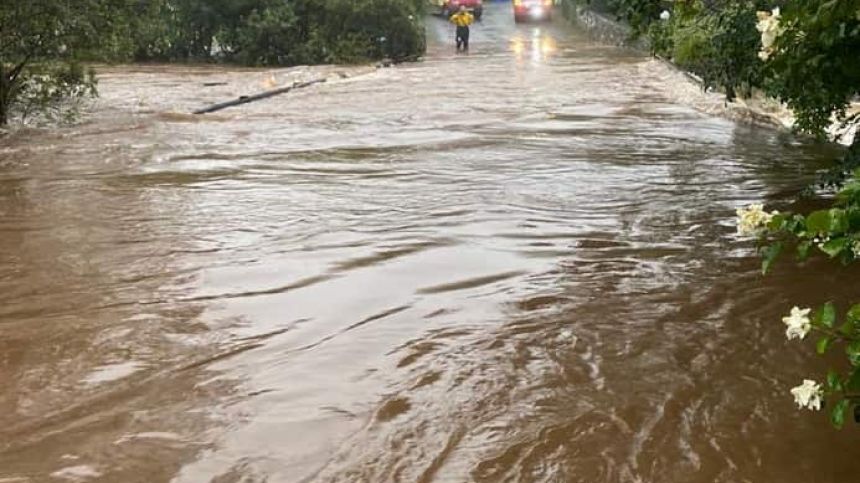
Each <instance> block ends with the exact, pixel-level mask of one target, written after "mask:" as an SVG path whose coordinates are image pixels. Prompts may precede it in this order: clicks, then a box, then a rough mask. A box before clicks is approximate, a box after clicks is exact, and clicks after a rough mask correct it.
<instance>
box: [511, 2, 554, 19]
mask: <svg viewBox="0 0 860 483" xmlns="http://www.w3.org/2000/svg"><path fill="white" fill-rule="evenodd" d="M552 3H553V0H513V4H514V21H515V22H516V23H522V22H529V21H535V20H545V21H548V20H552Z"/></svg>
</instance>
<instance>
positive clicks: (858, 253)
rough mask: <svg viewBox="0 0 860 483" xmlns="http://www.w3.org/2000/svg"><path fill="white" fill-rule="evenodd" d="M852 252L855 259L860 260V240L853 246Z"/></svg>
mask: <svg viewBox="0 0 860 483" xmlns="http://www.w3.org/2000/svg"><path fill="white" fill-rule="evenodd" d="M851 251H852V252H854V257H855V258H860V240H858V241H855V242H854V243H852V244H851Z"/></svg>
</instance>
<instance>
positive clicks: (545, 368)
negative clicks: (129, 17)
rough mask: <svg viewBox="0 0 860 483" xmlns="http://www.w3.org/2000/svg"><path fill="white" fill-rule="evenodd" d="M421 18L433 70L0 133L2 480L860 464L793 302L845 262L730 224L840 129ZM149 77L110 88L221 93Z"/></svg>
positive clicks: (746, 477) (522, 473)
mask: <svg viewBox="0 0 860 483" xmlns="http://www.w3.org/2000/svg"><path fill="white" fill-rule="evenodd" d="M427 25H428V37H429V44H430V45H429V53H428V56H427V58H426V60H425V61H424V62H421V63H417V64H408V65H400V66H397V67H395V68H391V69H383V70H380V71H377V72H375V73H372V74H369V75H366V76H361V77H356V78H354V79H350V80H348V81H343V82H332V83H327V84H325V85H321V86H314V87H312V88H308V89H305V90H302V91H300V92H299V91H297V92H294V93H291V94H288V95H285V96H281V97H277V98H273V99H270V100H267V101H264V102H257V103H253V104H249V105H247V106H243V107H241V108H237V109H232V110H227V111H223V112H222V113H219V114H218V115H213V116H207V117H196V118H191V117H187V116H180V115H175V114H171V113H165V112H156V113H152V112H142V111H136V110H135V108H134V106H133V105H131V104H130V105H129V106H130V107H129V106H126V107H123V108H118V107H114V108H113V109H111V108H105V109H104V110H103V111H100V113H99V114H98V115H96V116H94V117H93V119H92V120H90V121H89V122H87V123H84V124H82V125H80V126H77V127H74V128H68V129H63V130H59V131H39V130H29V131H22V132H19V133H17V134H15V135H14V136H11V137H9V138H7V139H5V140H0V388H2V389H0V482H3V483H11V482H15V483H19V482H31V481H32V482H42V481H111V482H162V481H165V482H166V481H175V482H203V481H215V482H263V481H268V482H316V481H335V482H386V481H401V482H436V481H438V482H465V481H478V482H503V481H510V482H583V483H596V482H655V483H672V482H678V483H681V482H684V483H687V482H708V483H710V482H732V483H736V482H759V483H760V482H780V483H787V482H803V483H806V482H810V481H817V482H847V481H855V480H856V476H857V475H858V474H860V459H857V458H856V456H855V451H856V448H857V440H858V437H857V434H858V433H857V430H856V428H849V429H846V430H843V431H842V432H835V431H833V430H831V429H829V428H828V427H827V425H826V421H825V418H824V416H823V415H813V414H811V413H806V412H800V411H798V410H796V408H795V407H794V406H793V403H792V399H791V396H790V395H789V394H788V389H789V388H790V387H792V386H794V385H796V384H798V383H799V381H800V380H801V379H803V378H804V377H810V376H820V375H821V374H823V372H822V371H823V370H824V369H825V368H824V366H823V365H822V364H823V363H822V362H820V361H817V360H816V359H815V358H814V357H813V356H812V355H811V354H810V352H811V351H810V350H809V347H805V346H801V345H798V344H796V343H794V344H789V343H787V342H785V340H784V335H783V327H782V324H781V323H780V317H781V316H782V315H783V312H785V311H786V310H787V308H788V307H790V305H793V304H799V305H810V304H814V303H818V302H821V301H822V300H821V297H823V296H824V294H826V293H835V294H837V295H839V294H840V291H842V292H841V293H843V294H848V293H850V288H851V287H850V284H848V283H846V281H847V280H850V278H849V275H850V274H842V273H840V274H837V275H833V271H832V270H829V269H826V267H825V266H824V265H823V264H810V265H808V266H806V267H804V268H796V267H793V266H792V265H791V264H784V265H783V266H781V267H779V269H778V270H777V272H776V273H775V274H773V275H771V276H769V277H766V278H763V277H761V276H760V274H759V273H758V267H759V262H758V260H757V259H756V258H755V256H754V254H753V253H752V247H751V246H750V243H749V242H748V241H745V240H739V239H737V238H735V235H734V226H733V216H734V209H735V208H736V207H738V206H742V205H745V204H747V203H750V202H758V201H762V200H765V201H767V202H768V203H769V204H776V205H779V204H781V203H785V202H788V201H790V200H791V199H792V197H793V194H794V193H795V191H794V190H796V189H798V188H800V187H802V186H803V183H804V182H806V181H808V180H809V179H811V178H810V174H811V173H812V171H813V169H814V167H815V165H816V163H817V161H815V160H816V159H818V160H823V159H825V158H826V154H827V153H822V152H820V149H821V148H816V147H814V146H806V145H802V144H798V143H797V141H795V140H793V139H792V138H790V137H788V136H785V135H781V134H778V133H775V132H772V131H768V130H764V129H755V128H750V127H746V126H742V125H738V124H735V123H733V122H731V121H728V120H726V119H724V118H720V117H715V116H713V115H709V114H706V113H704V112H703V110H702V109H701V105H698V104H701V103H704V104H708V103H713V100H712V99H710V100H708V97H707V96H705V95H704V94H701V93H698V92H697V91H696V90H695V88H691V86H689V85H687V84H685V83H683V82H682V81H680V80H679V79H678V77H679V76H678V75H676V74H675V73H673V72H671V71H669V70H668V69H666V68H665V67H664V66H662V65H661V64H659V63H656V62H654V61H652V60H649V59H648V58H647V57H645V56H643V55H641V54H639V53H636V52H631V51H626V50H621V49H617V48H614V47H608V46H604V45H598V44H595V43H592V42H590V41H589V40H588V39H587V38H586V37H585V36H584V35H583V34H582V33H580V32H578V31H576V30H575V29H573V28H571V27H568V26H566V25H564V24H563V23H562V22H556V23H555V24H551V25H522V26H517V25H515V24H514V23H513V20H512V17H511V14H510V12H509V10H508V6H507V4H505V3H495V4H491V5H489V6H488V10H487V13H486V17H485V20H484V22H483V23H482V24H479V25H476V26H475V27H474V29H473V34H472V51H471V52H470V53H469V54H468V55H456V54H455V53H454V47H453V32H452V28H451V27H450V26H449V25H447V24H446V23H445V22H444V21H443V20H441V19H436V18H429V19H428V24H427ZM175 69H181V68H174V71H173V72H174V73H175V72H176V70H175ZM189 69H190V68H189ZM160 75H161V77H159V74H158V73H157V72H155V73H152V72H149V73H148V72H147V71H146V69H141V71H140V73H136V74H135V73H133V74H129V75H128V76H127V77H125V78H124V79H125V80H124V81H123V82H122V83H119V82H113V83H111V82H110V81H109V79H108V81H106V82H105V83H104V84H103V91H104V93H105V95H106V96H109V97H110V96H113V98H117V99H128V98H131V97H134V96H135V95H136V94H135V93H138V92H140V91H141V90H142V89H148V88H149V89H152V85H153V83H154V82H156V81H158V79H161V81H160V82H162V84H158V91H157V92H158V93H159V95H162V96H164V98H165V99H167V100H165V103H169V102H168V100H171V99H172V100H171V101H170V102H174V101H175V100H176V99H179V98H180V97H181V100H182V102H186V103H188V104H193V105H196V106H200V107H202V106H204V105H206V104H207V103H208V102H209V101H208V100H205V99H203V96H204V90H205V89H199V93H198V92H194V91H190V92H188V93H185V94H182V95H181V96H180V95H179V94H176V92H177V91H176V90H175V89H181V86H180V85H179V84H176V85H169V84H167V83H166V82H167V81H165V80H164V79H166V78H167V77H166V76H167V75H168V73H162V74H160ZM189 75H191V74H189ZM194 75H195V76H197V75H198V74H197V73H194ZM237 75H241V72H239V73H238V74H237ZM194 79H197V80H196V81H195V82H200V81H199V79H198V77H194ZM153 95H155V94H153ZM171 96H172V97H171ZM176 102H178V101H176ZM709 105H710V104H709ZM810 160H812V161H813V162H810ZM812 371H818V373H816V374H813V373H811V372H812Z"/></svg>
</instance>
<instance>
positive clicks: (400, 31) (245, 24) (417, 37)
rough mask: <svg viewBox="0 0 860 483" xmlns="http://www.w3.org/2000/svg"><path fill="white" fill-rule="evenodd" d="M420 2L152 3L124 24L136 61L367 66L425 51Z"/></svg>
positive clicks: (174, 0) (195, 0)
mask: <svg viewBox="0 0 860 483" xmlns="http://www.w3.org/2000/svg"><path fill="white" fill-rule="evenodd" d="M422 6H423V3H422V2H421V1H420V0H361V1H356V0H292V1H285V0H152V1H150V2H137V4H136V5H133V6H132V7H131V8H133V10H134V12H135V14H134V15H130V16H128V21H127V22H126V24H125V25H124V27H123V28H124V30H125V31H126V32H127V37H128V38H131V39H133V42H132V45H131V52H126V56H133V58H134V59H135V60H158V61H176V60H182V61H187V60H198V61H227V62H238V63H242V64H245V65H294V64H317V63H326V62H360V61H366V60H369V59H379V58H382V57H393V58H399V57H409V56H415V55H418V54H421V53H422V52H423V51H424V27H423V24H422V23H421V21H420V15H421V10H422Z"/></svg>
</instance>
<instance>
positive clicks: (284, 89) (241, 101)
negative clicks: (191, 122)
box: [194, 78, 327, 114]
mask: <svg viewBox="0 0 860 483" xmlns="http://www.w3.org/2000/svg"><path fill="white" fill-rule="evenodd" d="M326 80H327V79H325V78H322V79H314V80H310V81H306V82H297V83H295V84H293V85H291V86H287V87H281V88H279V89H274V90H271V91H265V92H261V93H259V94H254V95H252V96H242V97H240V98H238V99H234V100H232V101H227V102H220V103H218V104H213V105H211V106H209V107H205V108H203V109H198V110H196V111H194V114H208V113H210V112H215V111H220V110H221V109H227V108H228V107H233V106H239V105H242V104H248V103H249V102H254V101H259V100H262V99H267V98H269V97H274V96H278V95H281V94H285V93H287V92H290V91H291V90H293V89H301V88H304V87H310V86H312V85H314V84H322V83H323V82H325V81H326Z"/></svg>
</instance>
